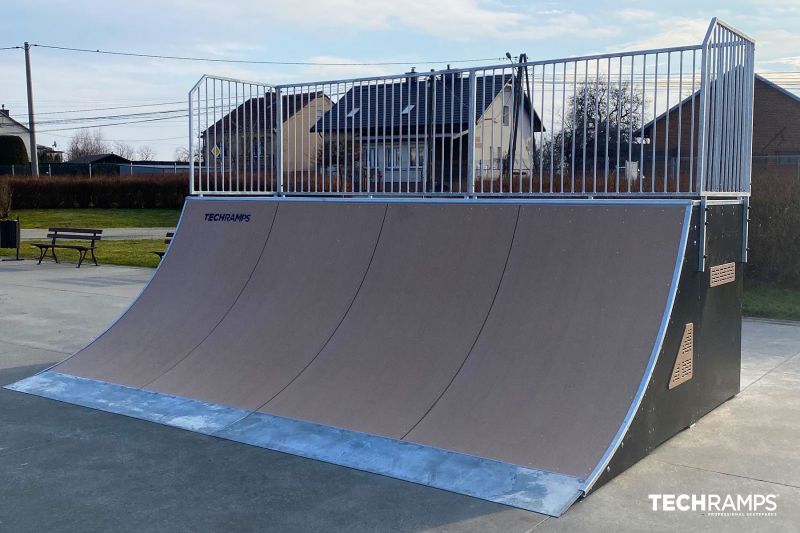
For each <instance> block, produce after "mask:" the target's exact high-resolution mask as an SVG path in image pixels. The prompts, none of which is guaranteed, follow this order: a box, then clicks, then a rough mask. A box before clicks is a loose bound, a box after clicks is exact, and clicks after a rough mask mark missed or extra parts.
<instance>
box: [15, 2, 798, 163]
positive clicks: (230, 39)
mask: <svg viewBox="0 0 800 533" xmlns="http://www.w3.org/2000/svg"><path fill="white" fill-rule="evenodd" d="M764 4H765V3H764V2H756V1H732V2H731V1H728V2H721V1H715V2H697V1H695V2H690V1H683V0H679V1H671V2H660V3H654V2H650V3H647V4H646V5H645V6H646V7H641V6H642V5H643V4H641V3H639V2H626V1H615V2H606V1H603V0H599V1H592V2H588V1H575V2H571V3H557V2H524V1H519V0H490V1H479V0H436V1H431V2H427V1H422V0H404V1H400V0H327V1H324V0H262V1H259V2H255V1H239V0H227V1H226V2H219V1H210V0H173V1H170V0H161V1H154V0H139V1H136V2H118V3H116V2H107V1H103V2H101V1H97V0H83V1H80V0H72V1H63V0H48V1H46V2H44V1H38V0H28V1H27V2H14V3H10V2H8V3H4V5H3V13H2V18H0V47H4V46H15V45H19V44H21V43H22V42H23V41H29V42H31V43H38V44H47V45H57V46H67V47H76V48H90V49H98V48H99V49H103V50H113V51H126V52H142V53H147V54H165V55H181V56H203V57H213V58H219V59H251V60H278V61H313V62H326V63H353V62H380V61H414V62H417V65H418V68H419V69H420V70H422V69H428V68H432V67H444V66H445V64H442V63H435V64H429V63H428V62H429V61H440V60H441V61H447V60H455V59H463V58H490V57H491V58H500V57H501V56H503V55H504V54H505V52H506V51H509V52H511V53H512V54H514V55H516V54H517V53H519V52H526V53H527V54H528V56H529V57H530V58H531V59H533V60H536V59H548V58H554V57H567V56H571V55H579V54H581V55H583V54H589V53H598V52H607V51H615V50H621V49H625V50H629V49H642V48H657V47H667V46H678V45H684V44H695V43H698V42H700V41H701V40H702V38H703V34H704V32H705V29H706V27H707V25H708V22H709V20H710V19H711V18H712V17H713V16H718V17H720V18H721V19H723V20H725V21H726V22H728V23H730V24H732V25H734V26H736V27H737V28H739V29H741V30H742V31H744V32H746V33H748V34H749V35H751V36H752V37H754V38H755V39H756V42H757V47H756V54H757V56H756V57H757V65H756V70H757V71H758V72H770V71H771V72H778V73H786V72H790V71H791V72H800V44H798V43H800V39H799V38H798V37H800V34H799V33H800V32H798V31H797V30H796V28H797V27H798V26H800V0H797V1H790V0H778V1H769V2H768V4H769V5H764ZM32 64H33V77H34V84H35V95H34V96H35V102H36V110H37V112H38V113H41V115H40V117H39V118H40V120H42V121H45V120H47V119H52V118H57V117H64V116H70V117H85V116H92V115H102V114H116V113H131V112H136V111H142V110H145V111H147V110H152V109H176V108H180V107H185V104H183V103H182V102H185V101H186V93H187V91H188V89H189V88H190V87H191V86H192V85H193V84H194V82H195V81H196V80H197V79H198V78H199V77H200V76H201V75H202V74H204V73H209V74H218V75H224V76H231V77H236V78H244V79H248V80H255V81H263V82H267V83H284V82H287V81H312V80H323V79H335V78H341V77H352V76H360V75H374V74H388V73H396V72H402V71H404V70H406V68H404V67H397V66H358V67H354V66H344V65H333V66H278V65H242V64H238V65H237V64H222V63H197V62H188V61H181V62H178V61H169V60H157V59H143V58H128V57H118V56H102V55H97V54H84V53H76V52H67V51H58V50H51V49H44V48H34V49H33V50H32ZM458 65H459V64H458V63H457V62H454V66H458ZM460 66H467V65H463V64H462V65H460ZM24 74H25V72H24V61H23V55H22V52H21V51H20V50H10V51H0V79H2V80H3V83H2V89H1V90H0V103H4V104H5V105H6V107H7V108H9V109H10V110H11V114H12V116H13V117H15V118H16V119H17V120H20V121H21V122H27V115H26V109H25V105H26V104H25V76H24ZM787 76H790V75H787V74H777V75H776V79H784V80H788V79H790V78H787ZM792 79H797V80H798V81H796V82H795V83H796V84H798V85H800V78H792ZM157 103H158V104H161V103H163V105H162V106H159V107H148V108H131V109H123V110H116V111H115V110H109V111H102V110H99V109H98V108H103V107H113V106H123V105H143V104H157ZM75 109H80V110H85V111H81V112H79V113H72V114H62V115H48V113H53V112H57V111H66V110H75ZM71 125H81V124H70V125H66V126H65V125H46V124H42V125H41V126H40V127H39V128H38V129H39V130H40V134H39V136H38V141H39V144H48V145H51V144H52V143H53V142H54V141H56V142H58V144H59V146H63V147H66V146H67V144H68V142H69V137H70V135H71V133H72V132H71V131H69V130H66V131H52V130H55V129H61V128H65V127H69V126H71ZM48 130H51V131H48ZM103 135H104V136H105V137H106V138H107V139H109V140H121V141H124V142H127V143H128V144H131V145H134V146H139V145H142V144H147V145H150V146H151V147H153V148H154V149H155V150H156V152H157V154H158V156H159V157H160V158H164V159H171V158H172V156H173V153H174V151H175V149H176V148H177V147H178V146H185V145H186V144H187V141H185V140H184V139H185V137H186V135H187V125H186V119H185V118H180V119H172V120H164V121H158V122H152V123H139V124H128V125H119V126H106V127H103Z"/></svg>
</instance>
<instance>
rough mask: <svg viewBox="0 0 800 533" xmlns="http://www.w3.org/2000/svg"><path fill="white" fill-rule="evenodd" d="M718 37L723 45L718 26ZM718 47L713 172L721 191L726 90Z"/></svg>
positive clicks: (720, 53)
mask: <svg viewBox="0 0 800 533" xmlns="http://www.w3.org/2000/svg"><path fill="white" fill-rule="evenodd" d="M716 33H717V38H716V42H717V44H718V45H719V46H721V45H722V43H721V41H722V39H723V38H722V36H721V34H722V29H721V28H720V27H717V29H716ZM719 46H718V48H717V52H716V53H717V61H716V64H717V71H716V76H715V79H716V83H715V84H714V85H715V102H714V105H715V110H714V153H713V162H714V172H713V174H712V191H714V192H719V190H720V188H719V187H720V174H721V170H722V169H721V167H722V150H723V145H722V128H723V126H724V124H723V120H722V114H723V100H724V90H725V81H724V78H723V77H724V63H723V62H724V59H725V58H724V53H723V52H722V51H721V49H720V47H719Z"/></svg>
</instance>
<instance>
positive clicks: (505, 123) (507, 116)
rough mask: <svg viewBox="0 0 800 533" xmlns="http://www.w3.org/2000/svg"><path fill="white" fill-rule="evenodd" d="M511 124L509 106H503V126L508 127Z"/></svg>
mask: <svg viewBox="0 0 800 533" xmlns="http://www.w3.org/2000/svg"><path fill="white" fill-rule="evenodd" d="M510 123H511V106H507V105H504V106H503V126H508V125H509V124H510Z"/></svg>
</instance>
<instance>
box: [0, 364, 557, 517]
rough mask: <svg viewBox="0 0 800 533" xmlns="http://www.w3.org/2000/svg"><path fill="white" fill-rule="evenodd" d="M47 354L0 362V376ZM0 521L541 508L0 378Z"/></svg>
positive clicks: (479, 513)
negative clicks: (109, 408)
mask: <svg viewBox="0 0 800 533" xmlns="http://www.w3.org/2000/svg"><path fill="white" fill-rule="evenodd" d="M48 366H50V365H30V366H23V367H15V368H9V369H5V370H0V385H6V384H9V383H13V382H14V381H17V380H18V379H22V378H24V377H27V376H29V375H31V374H33V373H35V372H37V371H39V370H41V369H44V368H46V367H48ZM0 479H2V480H3V482H2V483H0V501H1V502H3V504H2V506H0V530H10V531H76V530H80V531H137V532H138V531H145V530H146V531H170V532H172V531H281V532H285V531H326V532H331V531H347V532H360V531H398V532H409V533H410V532H417V531H425V530H431V529H433V530H448V531H456V530H457V531H464V530H474V531H525V530H528V529H530V528H532V527H535V526H536V525H537V524H539V523H540V522H542V521H543V520H544V519H545V517H544V516H540V515H537V514H534V513H528V512H524V511H520V510H516V509H510V508H507V507H504V506H502V505H497V504H493V503H490V502H486V501H482V500H477V499H474V498H469V497H466V496H460V495H456V494H451V493H448V492H444V491H440V490H436V489H431V488H428V487H423V486H419V485H414V484H411V483H406V482H403V481H398V480H395V479H390V478H386V477H383V476H378V475H374V474H368V473H365V472H360V471H355V470H350V469H347V468H343V467H339V466H334V465H329V464H326V463H322V462H318V461H313V460H309V459H303V458H300V457H295V456H291V455H286V454H282V453H278V452H272V451H269V450H264V449H261V448H254V447H251V446H247V445H243V444H239V443H235V442H230V441H226V440H221V439H217V438H213V437H208V436H204V435H200V434H197V433H192V432H188V431H182V430H179V429H175V428H171V427H166V426H161V425H158V424H153V423H149V422H144V421H141V420H136V419H132V418H127V417H123V416H119V415H113V414H109V413H104V412H101V411H96V410H92V409H86V408H83V407H78V406H75V405H70V404H65V403H60V402H56V401H52V400H47V399H44V398H39V397H35V396H30V395H26V394H20V393H17V392H13V391H9V390H5V389H0Z"/></svg>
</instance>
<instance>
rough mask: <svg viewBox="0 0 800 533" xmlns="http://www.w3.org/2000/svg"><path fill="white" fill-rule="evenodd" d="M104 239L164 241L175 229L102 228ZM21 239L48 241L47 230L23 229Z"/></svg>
mask: <svg viewBox="0 0 800 533" xmlns="http://www.w3.org/2000/svg"><path fill="white" fill-rule="evenodd" d="M102 230H103V239H106V240H108V239H111V240H120V239H163V238H164V235H165V234H166V233H167V232H168V231H175V228H102ZM20 237H22V239H24V240H33V239H46V238H47V230H46V229H24V228H23V229H22V230H20Z"/></svg>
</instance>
